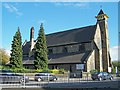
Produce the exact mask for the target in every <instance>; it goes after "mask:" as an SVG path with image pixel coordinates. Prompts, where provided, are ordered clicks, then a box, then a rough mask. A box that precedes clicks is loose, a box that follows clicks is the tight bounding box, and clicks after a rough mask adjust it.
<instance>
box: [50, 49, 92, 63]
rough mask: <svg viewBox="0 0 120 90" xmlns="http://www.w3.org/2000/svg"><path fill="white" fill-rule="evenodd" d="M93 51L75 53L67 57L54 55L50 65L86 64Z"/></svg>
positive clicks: (68, 54)
mask: <svg viewBox="0 0 120 90" xmlns="http://www.w3.org/2000/svg"><path fill="white" fill-rule="evenodd" d="M90 53H91V51H87V52H83V53H80V52H73V53H67V54H66V55H61V54H58V55H53V56H50V57H51V58H50V57H49V58H50V59H49V64H70V63H84V61H86V58H87V57H88V56H89V55H90Z"/></svg>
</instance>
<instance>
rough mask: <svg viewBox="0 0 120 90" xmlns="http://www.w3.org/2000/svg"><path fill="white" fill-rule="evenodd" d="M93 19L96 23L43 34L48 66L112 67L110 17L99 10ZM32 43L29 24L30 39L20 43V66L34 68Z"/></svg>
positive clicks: (70, 68)
mask: <svg viewBox="0 0 120 90" xmlns="http://www.w3.org/2000/svg"><path fill="white" fill-rule="evenodd" d="M95 18H96V19H97V22H96V23H95V25H90V26H86V27H80V28H74V29H71V30H66V31H62V32H56V33H51V34H47V35H46V40H47V47H48V58H49V62H48V64H49V65H48V66H49V69H61V68H62V69H65V70H69V71H70V72H77V71H79V70H83V71H84V72H90V71H91V70H93V69H97V70H98V71H108V68H109V67H111V57H110V51H109V39H108V38H109V37H108V25H107V24H108V23H107V19H108V18H109V17H108V15H107V14H105V13H104V12H103V10H102V9H101V10H100V12H99V13H98V15H97V16H96V17H95ZM35 43H36V40H34V28H33V27H32V28H31V30H30V41H25V42H24V44H23V65H24V67H26V68H34V45H35Z"/></svg>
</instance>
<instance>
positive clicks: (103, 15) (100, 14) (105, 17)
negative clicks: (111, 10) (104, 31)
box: [95, 9, 109, 21]
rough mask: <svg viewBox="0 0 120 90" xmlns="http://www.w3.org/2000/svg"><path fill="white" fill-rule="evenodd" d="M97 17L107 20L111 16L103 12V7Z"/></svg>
mask: <svg viewBox="0 0 120 90" xmlns="http://www.w3.org/2000/svg"><path fill="white" fill-rule="evenodd" d="M95 18H97V21H101V20H107V19H108V18H109V17H108V15H107V14H105V13H104V12H103V10H102V9H101V10H100V11H99V13H98V15H97V16H96V17H95Z"/></svg>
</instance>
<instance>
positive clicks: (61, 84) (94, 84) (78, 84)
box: [2, 78, 120, 90]
mask: <svg viewBox="0 0 120 90" xmlns="http://www.w3.org/2000/svg"><path fill="white" fill-rule="evenodd" d="M2 87H3V88H41V87H47V88H111V89H115V88H119V87H120V78H115V79H114V80H112V81H110V80H105V81H92V80H88V81H84V80H82V81H79V79H76V80H75V79H74V80H72V79H71V80H68V79H63V80H62V79H59V80H57V81H51V82H47V81H42V82H37V81H30V82H29V83H26V84H11V85H10V84H7V85H5V84H4V85H2ZM3 90H4V89H3ZM12 90H13V89H12Z"/></svg>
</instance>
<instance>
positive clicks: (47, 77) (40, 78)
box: [35, 73, 58, 81]
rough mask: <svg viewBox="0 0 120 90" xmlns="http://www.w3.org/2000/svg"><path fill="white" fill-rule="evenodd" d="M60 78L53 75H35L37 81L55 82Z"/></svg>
mask: <svg viewBox="0 0 120 90" xmlns="http://www.w3.org/2000/svg"><path fill="white" fill-rule="evenodd" d="M57 79H58V78H57V77H56V76H55V75H52V74H51V73H38V74H35V81H55V80H57Z"/></svg>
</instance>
